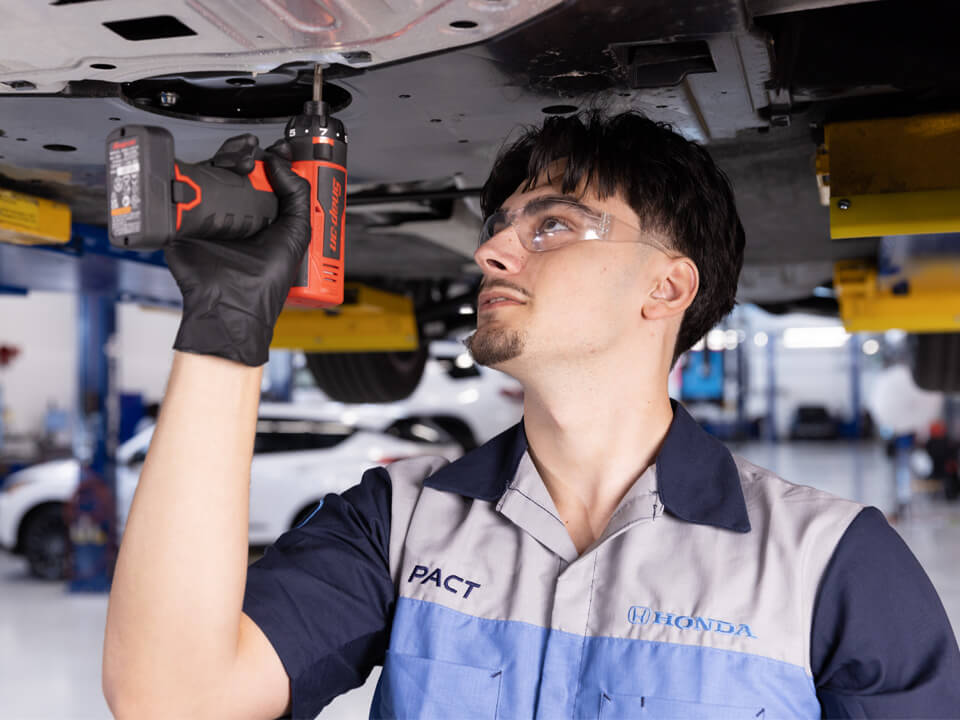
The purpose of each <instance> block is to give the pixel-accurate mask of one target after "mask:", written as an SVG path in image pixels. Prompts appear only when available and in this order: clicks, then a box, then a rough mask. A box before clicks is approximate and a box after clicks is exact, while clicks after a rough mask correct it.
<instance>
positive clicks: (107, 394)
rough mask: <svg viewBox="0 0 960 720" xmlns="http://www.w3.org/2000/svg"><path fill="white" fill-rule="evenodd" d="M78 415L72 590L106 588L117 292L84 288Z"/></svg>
mask: <svg viewBox="0 0 960 720" xmlns="http://www.w3.org/2000/svg"><path fill="white" fill-rule="evenodd" d="M77 329H78V332H77V359H78V365H79V368H78V369H79V372H78V377H77V396H78V397H77V410H78V412H77V415H78V418H79V421H80V422H79V425H80V428H79V429H80V432H79V433H77V435H78V437H77V439H76V440H75V444H74V452H75V455H76V457H77V458H78V459H79V460H80V461H81V471H80V484H79V486H78V488H77V491H76V494H75V495H74V497H73V500H72V502H71V503H70V507H69V509H68V522H69V531H70V540H71V546H72V553H71V558H72V572H71V574H70V578H71V579H70V591H71V592H106V591H108V590H109V589H110V581H111V579H112V577H113V566H114V562H115V559H116V548H117V537H116V527H117V522H116V514H117V513H116V500H115V499H116V468H115V460H114V458H115V455H116V446H117V436H118V432H119V422H120V418H119V400H118V395H117V388H116V383H115V380H116V372H115V367H114V365H115V353H114V351H113V344H114V342H115V335H116V303H115V300H114V297H113V295H112V294H103V293H89V292H85V293H81V294H80V295H79V296H78V302H77Z"/></svg>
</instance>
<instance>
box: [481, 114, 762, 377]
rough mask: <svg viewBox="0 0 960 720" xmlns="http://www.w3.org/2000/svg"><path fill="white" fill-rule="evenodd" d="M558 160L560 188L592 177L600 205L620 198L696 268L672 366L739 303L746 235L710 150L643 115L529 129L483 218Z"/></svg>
mask: <svg viewBox="0 0 960 720" xmlns="http://www.w3.org/2000/svg"><path fill="white" fill-rule="evenodd" d="M558 159H565V160H566V167H565V169H564V172H563V179H562V185H561V190H562V192H564V193H570V192H573V191H575V190H576V188H578V187H579V186H580V183H581V182H582V181H584V180H586V181H587V182H588V183H589V184H590V186H591V188H593V190H594V191H595V192H596V193H597V195H599V196H600V198H601V199H603V198H607V197H610V196H612V195H614V194H616V193H617V192H619V193H621V194H622V196H623V197H624V198H625V199H626V201H627V202H628V203H629V204H630V206H631V207H632V208H633V210H634V212H636V213H637V216H638V217H639V218H640V225H641V228H642V229H644V230H649V231H653V232H658V233H662V234H664V235H665V236H666V237H667V238H668V239H669V241H670V242H671V243H672V247H673V249H674V250H676V251H677V252H679V253H681V254H682V255H685V256H686V257H688V258H690V259H691V260H692V261H693V262H694V263H695V264H696V266H697V269H698V270H699V271H700V289H699V290H698V292H697V296H696V298H694V300H693V303H692V304H691V305H690V307H689V308H687V310H686V312H685V313H684V316H683V321H682V323H681V325H680V332H679V334H678V336H677V343H676V346H675V348H674V353H673V361H674V362H676V360H677V358H678V357H680V355H682V354H683V353H684V352H686V351H687V350H688V349H689V348H690V347H692V346H693V345H694V343H696V342H697V341H698V340H700V338H702V337H703V336H704V335H706V334H707V331H709V330H710V328H712V327H713V326H714V325H716V324H717V323H718V322H719V321H720V320H721V319H723V318H724V317H725V316H726V315H727V314H728V313H729V312H730V311H731V310H732V309H733V306H734V304H735V298H736V294H737V280H738V278H739V276H740V268H741V267H742V266H743V246H744V233H743V225H741V223H740V217H739V216H738V215H737V208H736V205H735V203H734V199H733V190H732V188H731V187H730V181H729V180H728V179H727V177H726V175H724V173H723V172H722V171H721V170H720V169H719V168H718V167H717V166H716V164H715V163H714V162H713V159H712V158H711V157H710V155H709V154H708V153H707V151H706V150H705V149H704V148H703V147H702V146H700V145H698V144H697V143H695V142H691V141H689V140H687V139H686V138H684V137H682V136H681V135H679V134H678V133H676V132H674V131H673V130H672V129H671V128H670V126H669V125H666V124H664V123H657V122H654V121H653V120H650V119H649V118H647V117H645V116H643V115H641V114H640V113H637V112H624V113H620V114H618V115H612V116H611V115H607V114H605V113H604V112H603V111H602V110H590V111H585V112H581V113H578V114H576V115H572V116H568V117H562V118H561V117H556V116H555V117H550V118H548V119H547V120H546V121H545V122H544V123H543V126H542V127H535V126H534V127H528V128H526V129H525V132H524V133H523V135H522V136H521V137H520V138H519V139H518V140H517V141H515V142H514V143H513V144H511V145H509V146H508V147H505V148H504V149H502V150H501V151H500V153H499V155H498V156H497V159H496V161H495V163H494V166H493V169H492V170H491V172H490V177H489V178H488V179H487V182H486V184H485V185H484V186H483V193H482V195H481V198H480V203H481V208H482V211H483V215H484V217H486V216H488V215H489V214H490V213H492V212H494V211H495V210H496V209H497V208H499V207H500V205H501V204H502V203H503V201H504V200H506V199H507V198H508V197H509V196H510V195H512V194H513V192H514V191H515V190H517V188H519V187H520V186H521V185H523V188H522V190H521V191H527V190H530V189H532V188H533V185H534V183H535V181H536V179H537V178H538V177H539V176H540V175H541V173H543V172H544V171H546V169H547V168H548V167H549V166H550V164H551V163H552V162H553V161H555V160H558Z"/></svg>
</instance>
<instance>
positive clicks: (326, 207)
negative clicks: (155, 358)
mask: <svg viewBox="0 0 960 720" xmlns="http://www.w3.org/2000/svg"><path fill="white" fill-rule="evenodd" d="M284 139H285V140H286V141H287V142H289V143H290V145H291V147H292V150H293V163H292V169H293V171H294V172H295V173H297V174H298V175H300V176H301V177H303V178H304V179H306V180H307V181H308V182H309V183H310V188H311V193H310V198H311V206H310V227H311V238H310V248H309V250H308V251H307V254H306V255H305V256H304V258H303V262H302V264H301V266H300V269H299V271H298V273H297V277H296V279H295V280H294V284H293V287H292V288H291V289H290V294H289V295H288V296H287V302H286V304H287V305H288V306H298V307H314V308H329V307H334V306H336V305H340V304H341V303H342V302H343V282H344V267H343V259H344V237H345V234H344V221H345V217H346V188H347V134H346V130H345V129H344V126H343V123H342V122H340V121H339V120H337V119H336V118H333V117H330V116H329V113H328V110H327V106H326V103H324V102H321V101H309V102H307V103H306V104H305V105H304V111H303V113H301V114H300V115H295V116H294V117H292V118H290V120H289V122H287V126H286V128H285V130H284ZM256 152H257V153H258V155H257V157H258V158H262V156H263V151H262V150H260V149H259V148H256ZM107 199H108V212H109V218H108V227H109V235H110V242H111V244H113V245H115V246H116V247H121V248H126V249H130V250H156V249H158V248H161V247H163V245H165V244H166V243H168V242H170V241H172V240H174V239H175V238H177V237H190V238H200V239H217V240H240V239H243V238H246V237H249V236H251V235H253V234H254V233H256V232H257V231H258V230H260V229H261V228H263V227H264V226H266V225H267V224H268V223H270V222H272V221H273V220H274V219H275V218H276V216H277V198H276V195H274V193H273V188H271V187H270V181H269V180H268V179H267V175H266V171H265V169H264V166H263V160H262V159H257V160H256V162H255V165H254V169H253V171H252V172H250V173H249V174H248V175H241V174H238V173H237V172H235V171H233V170H230V169H229V168H226V167H218V166H216V165H215V164H214V162H213V161H208V162H203V163H185V162H181V161H180V160H177V159H176V158H175V156H174V149H173V136H172V135H171V134H170V133H169V132H168V131H167V130H166V129H164V128H161V127H153V126H147V125H126V126H124V127H121V128H117V129H116V130H114V131H113V132H111V133H110V135H109V136H108V137H107Z"/></svg>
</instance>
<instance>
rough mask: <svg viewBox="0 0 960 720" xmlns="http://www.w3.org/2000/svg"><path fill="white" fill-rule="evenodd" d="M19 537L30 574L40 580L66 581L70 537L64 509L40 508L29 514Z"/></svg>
mask: <svg viewBox="0 0 960 720" xmlns="http://www.w3.org/2000/svg"><path fill="white" fill-rule="evenodd" d="M21 533H22V535H21V537H22V544H21V547H22V548H23V554H24V556H25V557H26V558H27V562H28V563H29V565H30V572H31V574H32V575H34V576H35V577H38V578H41V579H43V580H64V579H65V578H66V577H67V563H68V558H69V552H68V549H69V536H68V534H67V524H66V523H65V522H64V519H63V506H62V505H60V504H51V505H43V506H41V507H39V508H37V509H36V510H33V511H31V512H30V514H29V515H28V516H27V517H26V518H25V519H24V521H23V528H22V530H21Z"/></svg>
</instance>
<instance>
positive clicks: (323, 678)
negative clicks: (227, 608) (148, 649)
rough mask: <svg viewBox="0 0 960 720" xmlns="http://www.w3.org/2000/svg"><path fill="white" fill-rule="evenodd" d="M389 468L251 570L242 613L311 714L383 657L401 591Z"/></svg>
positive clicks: (330, 505) (295, 700) (295, 707)
mask: <svg viewBox="0 0 960 720" xmlns="http://www.w3.org/2000/svg"><path fill="white" fill-rule="evenodd" d="M390 504H391V485H390V476H389V475H388V473H387V471H386V470H385V469H384V468H374V469H371V470H368V471H366V472H365V473H364V474H363V478H362V479H361V481H360V483H359V484H358V485H355V486H354V487H352V488H350V489H349V490H347V491H346V492H344V493H342V494H340V495H332V494H331V495H327V496H326V498H324V501H323V504H322V505H321V506H320V508H319V509H318V510H317V511H316V512H315V513H314V514H313V515H312V516H311V517H310V519H309V520H308V521H307V522H305V523H303V524H302V525H301V526H299V527H298V528H296V529H294V530H291V531H289V532H287V533H284V534H283V535H281V536H280V538H279V539H278V540H277V541H276V543H275V544H274V545H272V546H271V547H270V548H268V549H267V552H266V554H265V555H264V556H263V557H262V558H261V559H260V560H258V561H257V562H256V563H254V564H253V565H251V566H250V568H249V569H248V571H247V586H246V594H245V596H244V601H243V611H244V612H245V613H246V614H247V615H248V616H250V618H251V619H252V620H253V621H254V622H255V623H256V624H257V625H258V626H259V627H260V629H261V630H263V632H264V634H265V635H266V636H267V638H269V640H270V642H271V644H272V645H273V647H274V649H275V650H276V651H277V654H278V655H279V657H280V660H281V662H282V663H283V667H284V669H285V670H286V671H287V675H288V676H289V677H290V688H291V695H292V716H293V717H294V718H301V717H302V718H313V717H314V716H316V714H317V713H318V712H319V711H320V709H321V708H323V707H324V706H325V705H326V704H328V703H329V702H330V701H331V700H333V699H334V698H335V697H336V696H338V695H340V694H342V693H344V692H346V691H347V690H350V689H352V688H355V687H358V686H360V685H362V684H363V682H364V681H365V680H366V678H367V676H368V675H369V674H370V671H371V670H372V669H373V667H374V665H379V664H382V663H383V658H384V655H385V652H386V648H387V644H388V642H389V637H390V623H391V618H392V615H393V610H394V605H395V602H396V589H395V586H394V583H393V580H392V578H391V576H390V565H389V547H390Z"/></svg>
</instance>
